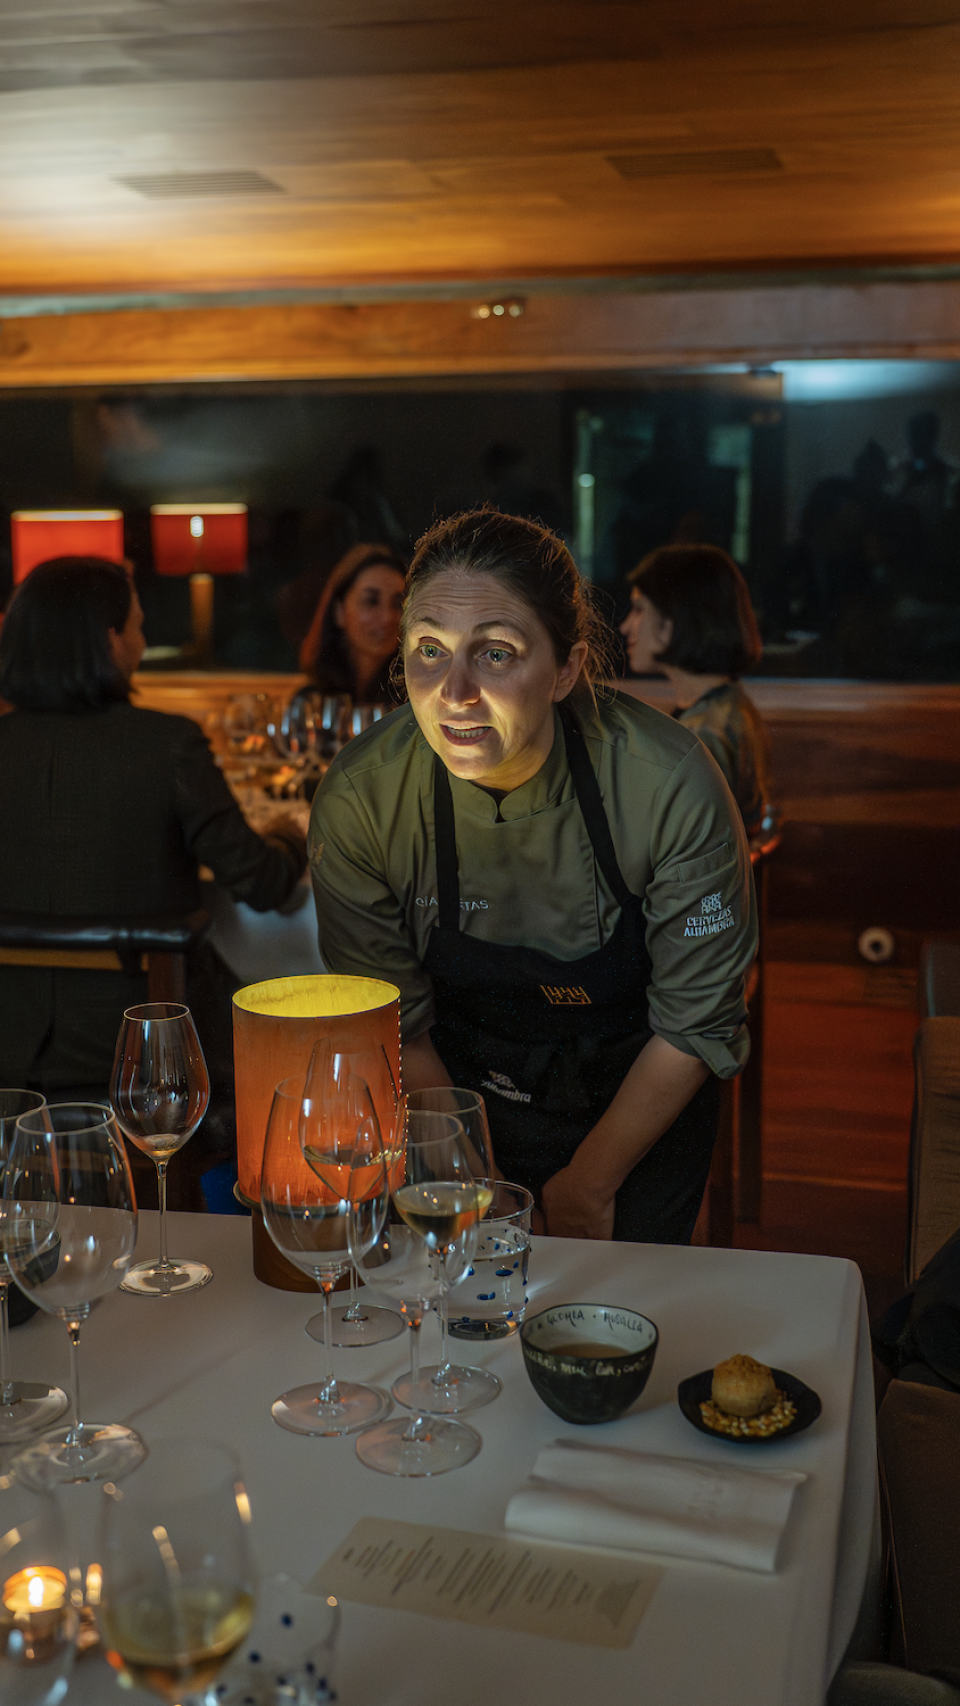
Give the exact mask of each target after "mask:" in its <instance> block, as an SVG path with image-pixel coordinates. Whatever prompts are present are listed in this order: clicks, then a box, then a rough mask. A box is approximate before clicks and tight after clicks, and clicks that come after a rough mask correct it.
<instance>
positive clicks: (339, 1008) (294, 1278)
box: [233, 974, 400, 1291]
mask: <svg viewBox="0 0 960 1706" xmlns="http://www.w3.org/2000/svg"><path fill="white" fill-rule="evenodd" d="M324 1037H325V1038H327V1039H328V1040H329V1042H330V1044H331V1046H332V1047H333V1048H335V1049H342V1050H343V1051H344V1052H350V1051H352V1050H358V1049H368V1048H382V1049H383V1050H384V1051H385V1053H386V1057H387V1061H388V1064H389V1066H390V1071H391V1073H392V1075H393V1080H394V1083H395V1084H396V1085H398V1086H399V1084H400V991H399V989H398V988H397V987H396V985H395V984H393V983H381V982H380V980H379V979H378V978H371V977H340V976H337V975H335V974H320V975H317V976H313V977H278V978H271V979H270V980H269V981H268V982H266V983H253V984H250V985H249V986H248V987H247V988H246V989H240V990H238V991H237V993H236V995H235V996H234V998H233V1054H234V1067H235V1073H236V1096H237V1159H238V1164H239V1192H240V1195H241V1196H242V1197H243V1199H244V1201H245V1202H247V1203H248V1204H249V1205H250V1207H251V1208H252V1209H253V1211H254V1212H253V1238H254V1244H253V1266H254V1272H255V1273H256V1274H257V1277H258V1278H259V1279H264V1280H266V1281H267V1283H268V1284H271V1285H280V1286H282V1287H284V1288H286V1289H291V1290H305V1291H312V1290H314V1289H315V1288H314V1286H313V1284H312V1282H311V1281H310V1280H308V1279H307V1277H306V1276H305V1275H302V1274H300V1273H298V1272H297V1270H296V1269H294V1268H293V1267H292V1266H291V1264H289V1263H287V1262H285V1261H284V1259H283V1258H282V1257H281V1256H280V1255H279V1252H278V1251H277V1250H276V1248H275V1246H274V1245H273V1242H272V1240H271V1239H270V1237H269V1235H268V1234H267V1232H266V1230H265V1228H264V1226H263V1221H262V1218H261V1216H260V1212H259V1202H260V1167H261V1162H262V1160H263V1145H264V1140H265V1138H266V1132H267V1120H268V1118H269V1114H270V1106H271V1103H272V1101H273V1092H274V1090H275V1089H276V1087H277V1085H278V1084H279V1083H280V1082H281V1080H282V1079H284V1078H294V1077H298V1078H300V1079H301V1080H302V1079H304V1078H305V1077H306V1072H307V1067H308V1066H309V1064H310V1055H311V1053H312V1050H313V1046H314V1044H315V1043H316V1042H317V1041H318V1040H319V1039H320V1038H324ZM371 1091H372V1094H373V1098H374V1106H375V1108H376V1112H377V1117H378V1118H379V1120H380V1123H381V1126H382V1127H383V1129H384V1130H387V1129H389V1128H390V1127H391V1125H392V1121H393V1115H394V1109H393V1107H392V1106H387V1105H386V1103H385V1102H383V1101H382V1100H381V1098H382V1096H383V1094H384V1092H383V1089H382V1086H371ZM284 1270H289V1272H285V1271H284ZM281 1276H282V1277H281Z"/></svg>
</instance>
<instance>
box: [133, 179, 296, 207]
mask: <svg viewBox="0 0 960 1706" xmlns="http://www.w3.org/2000/svg"><path fill="white" fill-rule="evenodd" d="M113 181H114V183H116V184H122V185H123V186H124V189H128V190H133V191H134V193H135V194H136V195H142V196H146V198H147V200H148V201H185V200H188V199H190V200H192V199H194V198H195V197H198V196H204V197H209V196H248V195H285V194H286V191H285V189H284V187H283V185H282V184H275V183H274V181H273V179H272V178H265V177H264V176H263V174H262V173H261V172H149V173H142V174H139V173H138V174H137V175H136V176H130V177H122V178H114V180H113Z"/></svg>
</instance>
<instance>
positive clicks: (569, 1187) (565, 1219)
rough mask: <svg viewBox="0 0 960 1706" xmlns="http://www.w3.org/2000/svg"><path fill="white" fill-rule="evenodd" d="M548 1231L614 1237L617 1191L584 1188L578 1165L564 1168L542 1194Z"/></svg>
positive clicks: (555, 1235) (568, 1235)
mask: <svg viewBox="0 0 960 1706" xmlns="http://www.w3.org/2000/svg"><path fill="white" fill-rule="evenodd" d="M540 1202H541V1207H542V1209H543V1215H544V1219H545V1221H546V1231H547V1232H548V1233H549V1235H550V1236H551V1237H553V1238H612V1237H613V1211H614V1206H615V1203H616V1194H615V1193H613V1192H611V1193H610V1194H607V1193H606V1192H604V1191H603V1190H598V1189H596V1188H594V1189H590V1188H585V1186H584V1181H583V1178H582V1175H580V1174H579V1173H578V1170H577V1169H576V1167H575V1166H573V1165H571V1166H569V1167H562V1168H561V1170H560V1172H559V1173H554V1175H553V1177H552V1178H551V1179H548V1180H547V1182H546V1184H545V1185H544V1187H543V1190H542V1192H541V1196H540Z"/></svg>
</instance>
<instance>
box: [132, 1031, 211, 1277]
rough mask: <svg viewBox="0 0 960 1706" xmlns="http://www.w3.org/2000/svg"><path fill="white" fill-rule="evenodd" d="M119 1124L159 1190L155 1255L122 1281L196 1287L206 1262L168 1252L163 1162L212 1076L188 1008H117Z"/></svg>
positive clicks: (198, 1113) (178, 1143) (191, 1121)
mask: <svg viewBox="0 0 960 1706" xmlns="http://www.w3.org/2000/svg"><path fill="white" fill-rule="evenodd" d="M110 1100H111V1102H112V1103H113V1110H114V1113H115V1114H116V1116H117V1124H118V1125H119V1127H120V1129H121V1131H122V1132H123V1133H124V1134H125V1136H127V1137H129V1139H130V1141H131V1143H135V1144H136V1146H137V1148H138V1149H141V1150H142V1151H143V1153H144V1155H149V1156H150V1157H151V1159H152V1160H153V1161H154V1162H155V1163H156V1168H157V1180H158V1185H159V1191H160V1257H159V1260H158V1261H155V1262H137V1263H136V1265H135V1266H134V1267H132V1268H131V1269H130V1272H129V1273H128V1275H127V1277H126V1279H125V1280H124V1282H123V1290H124V1291H132V1292H135V1293H136V1294H137V1296H139V1297H171V1296H173V1295H174V1293H175V1292H179V1291H197V1290H198V1289H199V1287H200V1286H202V1285H207V1284H208V1282H209V1281H210V1280H212V1279H213V1269H212V1268H209V1267H207V1264H206V1262H197V1261H184V1260H183V1259H182V1258H177V1259H176V1260H171V1259H170V1257H169V1256H168V1255H167V1163H168V1162H169V1161H170V1159H171V1157H172V1156H174V1155H176V1153H177V1150H178V1149H182V1148H183V1146H184V1144H185V1143H186V1141H187V1139H188V1138H190V1137H192V1136H193V1134H194V1132H195V1131H196V1129H197V1126H198V1125H199V1124H200V1121H201V1120H202V1119H203V1116H204V1114H205V1113H206V1111H207V1104H208V1102H209V1100H210V1079H209V1077H208V1075H207V1065H206V1061H205V1060H204V1058H203V1050H202V1048H201V1047H200V1038H199V1037H198V1036H197V1029H196V1026H195V1025H194V1022H193V1018H192V1015H191V1013H190V1009H189V1007H182V1006H180V1004H179V1003H178V1002H174V1001H149V1002H146V1003H145V1004H144V1005H142V1006H139V1007H128V1008H127V1011H126V1012H125V1013H124V1015H123V1023H122V1024H121V1026H120V1034H119V1036H118V1037H117V1048H116V1053H115V1055H114V1060H113V1076H112V1078H111V1080H110Z"/></svg>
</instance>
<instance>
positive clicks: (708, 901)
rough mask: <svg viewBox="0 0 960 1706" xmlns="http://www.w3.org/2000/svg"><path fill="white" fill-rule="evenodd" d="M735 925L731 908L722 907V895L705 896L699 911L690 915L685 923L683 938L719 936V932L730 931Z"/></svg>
mask: <svg viewBox="0 0 960 1706" xmlns="http://www.w3.org/2000/svg"><path fill="white" fill-rule="evenodd" d="M735 923H736V919H735V918H734V916H733V908H732V907H730V906H724V904H723V895H722V894H720V893H719V892H718V893H717V894H705V895H704V897H703V899H702V901H701V902H700V911H699V914H698V913H692V914H691V915H690V916H689V917H688V918H687V922H686V926H685V928H684V932H683V934H684V935H685V936H719V934H720V932H721V930H732V929H733V927H734V925H735Z"/></svg>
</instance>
